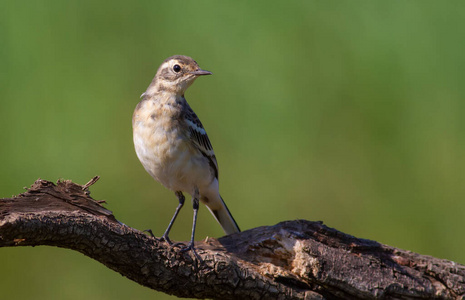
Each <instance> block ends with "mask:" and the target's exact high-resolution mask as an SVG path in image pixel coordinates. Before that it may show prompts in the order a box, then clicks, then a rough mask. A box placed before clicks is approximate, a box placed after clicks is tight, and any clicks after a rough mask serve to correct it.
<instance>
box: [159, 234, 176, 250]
mask: <svg viewBox="0 0 465 300" xmlns="http://www.w3.org/2000/svg"><path fill="white" fill-rule="evenodd" d="M161 240H164V241H165V242H167V243H168V245H170V246H172V247H173V242H172V241H171V240H170V238H169V237H168V235H167V234H166V233H165V234H164V235H162V236H161Z"/></svg>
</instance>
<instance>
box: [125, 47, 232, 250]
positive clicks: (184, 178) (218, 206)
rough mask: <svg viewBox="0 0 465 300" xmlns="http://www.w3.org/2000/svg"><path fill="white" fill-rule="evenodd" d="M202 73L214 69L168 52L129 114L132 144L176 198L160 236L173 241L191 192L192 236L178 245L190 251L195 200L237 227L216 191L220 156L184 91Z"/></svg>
mask: <svg viewBox="0 0 465 300" xmlns="http://www.w3.org/2000/svg"><path fill="white" fill-rule="evenodd" d="M205 75H212V73H211V72H209V71H206V70H202V69H201V68H200V67H199V65H198V64H197V62H196V61H195V60H194V59H192V58H191V57H188V56H184V55H175V56H171V57H168V58H167V59H165V60H164V61H163V62H162V64H161V65H160V67H159V68H158V70H157V72H156V74H155V77H154V78H153V80H152V82H151V83H150V85H149V86H148V88H147V90H146V91H145V92H144V93H143V94H142V95H141V100H140V102H139V103H138V104H137V106H136V108H135V110H134V114H133V118H132V127H133V140H134V148H135V151H136V154H137V157H138V158H139V160H140V162H141V163H142V166H143V167H144V168H145V170H146V171H147V172H148V173H149V174H150V175H151V176H152V177H153V178H154V179H155V180H156V181H158V182H160V183H161V184H162V185H164V186H165V187H166V188H168V189H169V190H171V191H173V192H174V194H175V195H176V197H177V198H178V201H179V204H178V206H177V207H176V210H175V212H174V215H173V217H172V218H171V221H170V223H169V224H168V228H167V229H166V230H165V232H164V234H163V236H162V239H163V240H164V241H166V242H167V243H168V244H169V245H173V243H172V242H171V240H170V238H169V233H170V230H171V228H172V226H173V224H174V222H175V220H176V217H177V216H178V213H179V211H180V210H181V208H182V207H183V205H184V201H185V197H184V193H187V194H190V195H191V197H192V206H193V210H194V214H193V222H192V232H191V239H190V242H189V243H188V244H187V246H186V247H184V248H183V249H181V250H183V251H187V250H193V251H194V253H195V248H194V236H195V227H196V223H197V214H198V210H199V202H201V203H203V204H205V205H206V206H207V208H208V209H209V210H210V212H211V213H212V214H213V216H214V217H215V219H216V220H217V221H218V223H219V224H220V225H221V227H222V228H223V230H224V232H225V233H226V234H232V233H237V232H240V229H239V226H238V225H237V223H236V221H235V220H234V218H233V216H232V214H231V213H230V211H229V209H228V207H227V206H226V204H225V202H224V201H223V199H222V198H221V196H220V193H219V182H218V162H217V160H216V156H215V153H214V151H213V147H212V144H211V142H210V139H209V138H208V135H207V132H206V131H205V128H204V127H203V125H202V123H201V122H200V120H199V118H198V117H197V115H196V114H195V112H194V111H193V110H192V108H191V107H190V106H189V104H188V103H187V101H186V98H185V97H184V93H185V92H186V90H187V89H188V88H189V86H191V85H192V83H193V82H194V81H195V80H196V79H197V78H199V77H201V76H205ZM195 254H196V253H195ZM196 255H197V254H196Z"/></svg>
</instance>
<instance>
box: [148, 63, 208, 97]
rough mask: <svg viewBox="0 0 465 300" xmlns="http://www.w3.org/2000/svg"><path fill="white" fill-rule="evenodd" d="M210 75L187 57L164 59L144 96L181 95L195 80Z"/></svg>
mask: <svg viewBox="0 0 465 300" xmlns="http://www.w3.org/2000/svg"><path fill="white" fill-rule="evenodd" d="M211 74H212V73H211V72H209V71H205V70H202V69H200V67H199V65H198V64H197V62H196V61H195V60H193V59H192V58H190V57H188V56H183V55H175V56H171V57H168V58H167V59H165V61H164V62H163V63H162V64H161V66H160V67H159V68H158V71H157V74H156V75H155V78H154V79H153V81H152V83H151V84H150V86H149V88H148V89H147V92H146V94H152V93H155V92H171V93H175V94H178V95H183V94H184V92H185V91H186V90H187V88H188V87H189V86H190V85H191V84H192V83H193V82H194V80H195V79H197V78H198V77H199V76H202V75H211Z"/></svg>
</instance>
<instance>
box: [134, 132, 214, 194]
mask: <svg viewBox="0 0 465 300" xmlns="http://www.w3.org/2000/svg"><path fill="white" fill-rule="evenodd" d="M151 125H153V126H149V127H146V126H141V125H140V124H139V126H136V127H135V128H134V132H133V134H134V146H135V150H136V153H137V157H138V158H139V160H140V162H141V163H142V165H143V166H144V168H145V170H147V172H148V173H149V174H150V175H152V177H153V178H155V179H156V180H157V181H159V182H160V183H162V184H163V185H164V186H165V187H167V188H168V189H170V190H172V191H182V192H186V193H189V194H191V195H192V194H194V191H195V189H196V188H197V189H198V191H199V192H200V193H201V194H202V190H206V189H208V187H209V186H210V185H211V183H212V181H213V179H214V175H213V173H212V171H211V167H210V165H209V162H208V159H207V158H205V157H203V156H202V155H201V153H198V152H197V150H196V149H195V148H193V147H192V146H191V145H190V144H189V141H187V140H186V139H185V138H180V134H179V133H178V129H175V128H170V129H169V130H167V128H166V126H165V127H164V126H161V124H158V125H160V126H154V125H155V124H153V123H152V124H151ZM160 128H162V129H160Z"/></svg>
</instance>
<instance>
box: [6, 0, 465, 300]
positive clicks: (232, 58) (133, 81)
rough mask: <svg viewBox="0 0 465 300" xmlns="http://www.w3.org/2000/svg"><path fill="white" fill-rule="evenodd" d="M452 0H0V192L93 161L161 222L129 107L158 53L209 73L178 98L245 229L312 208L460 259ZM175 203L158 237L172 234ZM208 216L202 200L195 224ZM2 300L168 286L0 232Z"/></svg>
mask: <svg viewBox="0 0 465 300" xmlns="http://www.w3.org/2000/svg"><path fill="white" fill-rule="evenodd" d="M459 5H460V6H461V5H462V3H461V2H459V1H455V2H454V1H450V2H449V1H448V2H440V1H407V2H406V1H403V2H402V1H395V2H392V1H389V2H384V3H383V2H358V1H356V2H353V1H344V2H334V1H293V2H284V1H282V2H269V1H267V2H265V1H255V2H248V1H243V0H242V1H234V2H233V1H230V2H224V1H217V2H215V1H169V2H159V1H111V2H104V1H58V0H57V1H4V0H2V1H0V6H1V9H0V38H1V46H0V125H1V131H0V143H1V147H0V166H1V170H2V172H1V173H0V182H1V187H0V192H1V194H0V196H1V197H10V196H12V195H15V194H19V193H21V192H22V191H23V190H22V187H23V186H29V185H30V184H32V183H33V182H34V180H36V179H37V178H39V177H40V178H43V179H48V180H52V181H55V180H57V179H58V178H65V179H72V180H73V181H75V182H77V183H81V184H84V183H85V182H87V181H88V180H89V179H90V178H91V177H92V176H94V175H97V174H98V175H100V176H101V177H102V178H101V180H100V181H99V182H98V183H97V184H96V185H95V186H93V187H92V189H91V190H92V195H93V196H94V198H95V199H99V200H100V199H107V200H108V205H107V207H108V208H109V209H111V210H112V211H113V212H114V214H115V216H116V217H117V218H118V219H119V220H121V221H122V222H124V223H126V224H128V225H129V226H131V227H134V228H138V229H146V228H152V229H153V231H154V232H155V233H156V234H157V235H160V234H161V233H162V232H163V230H164V229H165V227H166V225H167V224H168V221H169V218H170V217H171V215H172V213H173V212H174V209H175V207H176V205H177V200H176V198H175V197H174V195H173V194H172V193H171V192H170V191H168V190H166V189H165V188H163V187H162V186H161V185H160V184H158V183H156V182H155V181H154V180H153V179H152V178H151V177H150V176H149V175H148V174H147V173H146V172H145V171H144V169H143V168H142V166H141V165H140V163H139V161H138V159H137V157H136V155H135V153H134V150H133V144H132V132H131V116H132V111H133V109H134V107H135V105H136V104H137V102H138V100H139V95H140V94H141V93H142V92H144V90H145V88H146V87H147V85H148V84H149V83H150V81H151V80H152V77H153V76H154V74H155V71H156V69H157V67H158V65H159V64H160V63H161V62H162V61H163V60H164V59H165V58H166V57H168V56H171V55H174V54H184V55H189V56H192V57H193V58H194V59H196V60H197V62H198V63H199V64H200V66H201V67H202V68H204V69H206V70H210V71H212V72H213V73H214V76H210V77H207V78H201V79H199V80H197V82H196V83H195V84H194V85H193V86H192V87H191V88H190V89H189V90H188V92H187V93H186V98H187V99H188V101H189V103H190V104H191V106H192V107H193V108H194V110H195V111H196V112H197V114H198V115H199V116H200V118H201V120H202V122H203V124H204V125H205V127H206V129H207V131H208V133H209V136H210V139H211V141H212V143H213V146H214V147H215V152H216V154H217V157H218V162H219V165H220V182H221V193H222V196H223V198H224V199H225V200H226V202H227V204H228V206H229V208H230V209H231V211H232V213H233V214H234V216H235V219H236V220H237V222H238V223H239V225H240V226H241V227H242V228H243V229H248V228H252V227H256V226H261V225H272V224H276V223H277V222H280V221H284V220H291V219H298V218H303V219H308V220H323V221H324V222H325V223H326V224H327V225H329V226H331V227H335V228H337V229H339V230H342V231H344V232H347V233H350V234H353V235H355V236H358V237H364V238H369V239H374V240H377V241H379V242H382V243H386V244H389V245H392V246H396V247H401V248H405V249H408V250H412V251H415V252H419V253H422V254H429V255H433V256H437V257H441V258H447V259H450V260H454V261H457V262H459V263H465V254H464V251H463V249H464V248H465V239H464V238H463V235H462V234H461V233H462V231H463V219H464V217H465V201H464V198H465V172H464V170H465V156H464V154H465V137H464V136H465V121H464V120H465V119H464V118H463V116H464V114H465V101H464V100H465V85H464V78H465V59H464V53H465V49H464V48H465V47H464V46H465V45H464V44H465V42H464V41H465V40H464V38H463V37H464V36H465V11H464V10H463V9H459ZM191 217H192V210H191V209H190V208H189V206H188V205H187V206H186V208H185V209H184V211H183V212H182V213H181V216H180V218H179V221H178V222H177V223H176V225H175V227H174V229H173V233H172V238H173V239H175V240H187V239H188V237H189V233H190V226H191V220H192V219H191ZM221 234H222V231H221V228H220V227H219V225H217V224H216V223H215V221H214V219H213V218H212V217H211V216H210V215H209V213H208V212H207V210H206V209H205V208H204V207H201V210H200V216H199V224H198V231H197V240H200V239H203V238H204V237H205V236H215V237H218V236H221ZM0 266H1V268H0V282H1V283H0V288H1V290H2V297H4V298H5V299H50V298H54V299H83V298H88V299H154V298H155V296H157V297H156V298H157V299H168V298H171V297H170V296H167V295H164V294H161V293H156V292H154V291H151V290H149V289H147V288H144V287H141V286H139V285H137V284H136V283H134V282H132V281H130V280H128V279H126V278H124V277H121V276H120V275H118V274H116V273H115V272H113V271H110V270H109V269H107V268H105V267H104V266H103V265H100V264H99V263H97V262H95V261H92V260H91V259H89V258H87V257H85V256H83V255H81V254H79V253H77V252H73V251H69V250H63V249H58V248H51V247H37V248H14V249H13V248H8V249H0Z"/></svg>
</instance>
